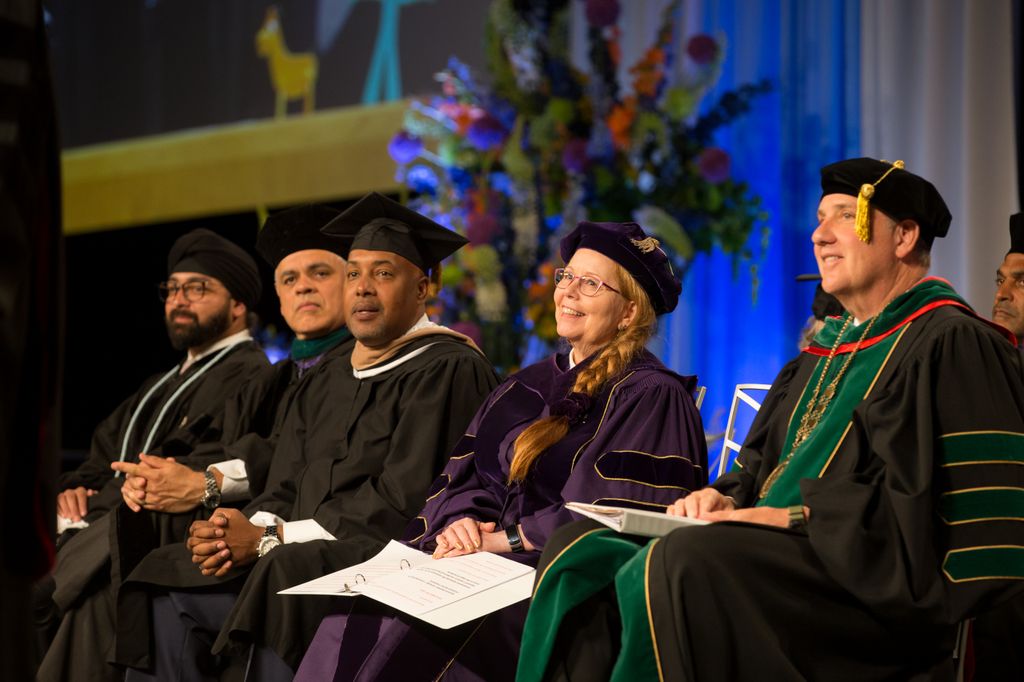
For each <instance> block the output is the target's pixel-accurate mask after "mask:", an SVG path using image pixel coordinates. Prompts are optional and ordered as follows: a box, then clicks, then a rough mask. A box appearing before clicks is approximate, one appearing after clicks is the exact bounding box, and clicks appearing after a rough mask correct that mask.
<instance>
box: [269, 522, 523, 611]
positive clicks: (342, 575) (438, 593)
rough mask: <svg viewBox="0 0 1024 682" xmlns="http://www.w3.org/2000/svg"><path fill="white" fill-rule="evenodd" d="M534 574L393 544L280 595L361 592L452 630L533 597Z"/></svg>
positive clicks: (483, 557)
mask: <svg viewBox="0 0 1024 682" xmlns="http://www.w3.org/2000/svg"><path fill="white" fill-rule="evenodd" d="M534 573H535V571H534V569H532V568H530V567H529V566H526V565H523V564H520V563H518V562H515V561H512V560H510V559H506V558H504V557H502V556H499V555H497V554H492V553H490V552H477V553H474V554H467V555H464V556H460V557H451V558H447V559H434V558H432V556H431V555H430V554H426V553H424V552H420V551H418V550H415V549H412V548H410V547H406V546H405V545H403V544H402V543H400V542H397V541H395V540H392V541H391V542H389V543H388V545H387V546H386V547H385V548H384V549H383V550H381V551H380V552H379V553H378V554H377V555H376V556H374V557H373V558H371V559H369V560H368V561H364V562H363V563H361V564H356V565H355V566H350V567H349V568H345V569H342V570H340V571H336V572H335V573H331V574H328V575H325V576H323V577H320V578H316V579H314V580H310V581H309V582H305V583H302V584H300V585H296V586H294V587H289V588H288V589H286V590H282V591H280V592H278V594H285V595H296V594H299V595H301V594H321V595H335V596H356V595H360V594H362V595H365V596H367V597H370V598H372V599H376V600H377V601H380V602H382V603H384V604H387V605H389V606H391V607H393V608H395V609H398V610H399V611H403V612H405V613H408V614H410V615H413V616H416V617H417V618H420V619H422V620H425V621H426V622H428V623H431V624H433V625H436V626H438V627H442V628H450V627H454V626H455V625H459V624H461V623H465V622H467V621H470V620H473V619H475V618H479V617H481V616H484V615H486V614H488V613H491V612H492V611H497V610H498V609H501V608H504V607H505V606H509V605H511V604H514V603H516V602H518V601H522V600H523V599H527V598H529V596H530V593H531V591H532V588H533V575H534Z"/></svg>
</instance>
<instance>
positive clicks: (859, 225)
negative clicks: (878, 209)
mask: <svg viewBox="0 0 1024 682" xmlns="http://www.w3.org/2000/svg"><path fill="white" fill-rule="evenodd" d="M874 195H875V186H874V185H869V184H867V183H865V184H863V185H861V186H860V192H859V193H858V194H857V217H856V219H855V223H854V224H855V228H856V232H857V239H859V240H861V241H862V242H864V243H865V244H870V243H871V197H873V196H874Z"/></svg>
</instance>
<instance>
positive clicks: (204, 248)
mask: <svg viewBox="0 0 1024 682" xmlns="http://www.w3.org/2000/svg"><path fill="white" fill-rule="evenodd" d="M176 272H198V273H200V274H202V275H207V276H208V277H216V278H217V279H218V280H220V281H221V283H222V284H224V286H225V287H227V289H228V291H230V292H231V296H232V298H234V299H235V300H236V301H241V302H242V303H244V304H245V306H246V308H248V309H249V310H252V309H253V307H254V306H255V305H256V303H257V302H259V300H260V294H261V293H262V291H263V287H262V285H261V284H260V272H259V270H258V269H257V268H256V261H255V260H253V258H252V256H250V255H249V254H248V253H246V252H245V249H243V248H242V247H240V246H238V245H237V244H235V243H234V242H231V241H228V240H227V239H225V238H224V237H221V236H220V235H219V234H216V233H215V232H212V231H210V230H205V229H202V228H200V229H198V230H192V231H191V232H189V233H188V234H184V235H182V236H181V237H179V238H178V240H177V241H176V242H174V246H172V247H171V252H170V253H169V254H167V274H168V275H173V274H174V273H176Z"/></svg>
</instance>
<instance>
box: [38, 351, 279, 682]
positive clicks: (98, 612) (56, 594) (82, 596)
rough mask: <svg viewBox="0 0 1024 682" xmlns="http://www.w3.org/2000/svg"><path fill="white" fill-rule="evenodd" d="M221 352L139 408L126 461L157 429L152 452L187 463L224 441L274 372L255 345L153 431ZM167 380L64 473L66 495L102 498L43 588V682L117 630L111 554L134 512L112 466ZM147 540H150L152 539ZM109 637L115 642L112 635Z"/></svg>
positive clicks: (221, 364)
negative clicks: (262, 378)
mask: <svg viewBox="0 0 1024 682" xmlns="http://www.w3.org/2000/svg"><path fill="white" fill-rule="evenodd" d="M218 353H219V351H217V352H214V353H211V354H210V355H208V356H206V357H204V358H202V359H201V360H199V361H198V362H196V363H195V364H194V365H193V366H192V367H190V368H189V369H188V371H186V372H185V374H184V375H180V376H178V375H175V376H174V377H173V378H171V379H170V380H168V381H166V382H165V383H164V384H163V385H161V386H160V388H159V389H157V391H155V392H154V393H153V394H152V395H151V396H150V398H149V400H148V401H147V402H146V404H145V405H144V406H143V409H142V410H139V414H138V417H136V422H135V424H134V425H133V428H132V431H131V434H130V438H129V440H128V450H127V452H130V453H133V454H132V455H130V456H128V457H126V458H125V460H126V461H137V459H138V457H137V453H138V452H139V451H140V450H141V448H142V445H143V444H144V442H145V440H146V439H147V438H148V437H149V434H150V432H151V431H152V433H153V438H152V443H153V445H152V446H151V447H150V452H152V453H156V454H160V455H163V456H168V457H170V456H173V457H175V458H176V459H177V460H178V461H180V462H181V463H183V464H186V465H187V464H189V460H188V457H189V455H190V454H191V453H192V452H193V450H194V449H195V448H196V447H198V446H200V445H201V444H202V443H204V442H216V441H217V439H219V438H220V437H221V435H222V427H223V417H224V410H225V405H226V404H227V403H228V401H229V400H230V399H231V398H232V397H233V396H234V395H235V394H236V392H238V391H239V390H240V388H241V387H242V385H243V384H244V383H245V382H246V381H247V380H249V379H251V378H252V376H253V373H257V374H259V373H260V372H263V371H267V370H268V369H269V365H268V363H267V358H266V355H265V354H264V353H263V351H262V350H260V348H259V347H258V346H257V345H256V343H255V342H251V341H250V342H244V343H240V344H238V345H236V346H235V347H233V348H232V349H231V350H230V351H228V352H227V353H226V354H225V355H224V356H223V357H222V358H221V359H220V360H219V361H218V362H217V363H216V364H215V365H213V366H211V367H209V369H208V370H207V371H206V372H205V373H204V374H203V375H202V376H200V377H199V378H198V379H196V381H194V382H193V383H192V384H190V385H188V386H187V387H186V388H185V390H184V391H183V392H182V393H180V394H179V395H178V397H177V398H176V399H175V400H174V401H173V402H171V403H170V407H169V408H168V410H167V411H166V413H165V414H164V417H163V418H162V419H161V420H160V421H159V423H158V424H156V426H157V428H156V429H155V430H153V426H154V424H155V423H156V420H157V417H158V415H159V413H160V412H161V410H162V408H163V406H164V404H165V403H167V401H168V400H169V399H170V398H171V396H172V395H173V394H174V393H175V392H176V391H177V390H178V388H180V387H181V386H182V385H183V384H184V383H185V382H186V381H188V380H189V378H190V377H193V376H195V374H196V373H197V372H199V371H200V370H201V369H202V368H203V367H205V366H207V365H208V364H209V363H210V362H212V361H213V360H214V359H215V358H216V356H217V354H218ZM163 376H164V375H163V374H160V375H156V376H154V377H152V378H150V379H149V380H147V381H146V382H145V383H144V384H143V386H142V387H141V388H140V389H139V391H138V392H137V393H136V394H135V395H134V396H132V397H131V398H129V399H128V400H126V401H125V402H123V403H122V404H121V405H120V406H119V407H118V408H117V409H116V410H115V411H114V412H113V413H112V414H111V415H110V416H109V417H107V418H106V419H105V420H104V421H103V422H102V423H101V424H100V425H99V426H98V427H97V429H96V431H95V432H94V434H93V440H92V447H91V449H90V453H89V457H88V459H87V460H86V461H85V462H83V463H82V465H81V466H80V467H78V469H76V470H75V471H71V472H68V473H66V474H64V475H63V476H62V477H61V479H60V482H59V485H58V488H59V489H61V490H64V489H67V488H73V487H77V486H80V485H84V486H86V487H89V488H92V489H98V490H100V492H99V493H98V494H97V495H95V496H93V497H91V498H89V514H88V515H87V517H86V519H87V520H89V522H90V525H89V526H88V527H87V528H85V529H83V530H81V531H77V532H75V533H74V535H73V536H71V537H70V538H69V539H68V540H67V541H66V542H64V543H63V544H62V545H61V548H60V551H59V552H58V554H57V564H56V566H55V567H54V570H53V573H52V575H51V578H50V579H47V580H44V581H42V582H41V583H40V584H39V585H38V586H37V588H36V596H35V600H36V609H37V618H38V619H39V624H38V627H39V628H40V629H41V630H44V631H45V632H41V633H40V637H43V638H49V637H50V636H51V635H52V636H53V641H52V642H50V644H49V647H48V649H47V651H46V655H45V657H44V658H43V662H42V666H41V669H40V677H41V678H42V679H60V678H61V677H63V676H65V675H66V674H67V671H69V670H72V669H74V668H75V665H76V664H75V662H74V661H75V660H76V654H75V652H76V651H86V652H87V651H89V650H93V649H94V645H95V643H96V642H95V640H94V639H93V637H94V635H97V634H101V633H103V631H104V630H107V631H109V630H110V626H109V625H105V624H107V623H108V622H111V621H110V619H111V618H112V614H113V611H112V596H111V595H109V594H107V593H108V592H109V586H110V581H111V579H112V578H113V579H114V580H115V581H116V580H117V578H118V570H117V567H118V565H119V562H114V564H111V556H112V553H113V555H114V556H118V547H117V543H116V540H114V539H113V538H112V537H111V534H112V533H114V532H115V531H116V526H117V524H116V522H115V520H116V518H117V513H118V510H119V509H123V510H124V511H125V512H127V511H128V510H127V508H125V507H123V505H121V492H120V488H121V484H122V483H123V480H124V479H123V478H121V477H118V478H114V476H113V471H112V470H111V469H110V462H114V461H117V460H118V459H119V455H120V452H121V444H122V440H123V438H124V433H125V431H126V429H127V427H128V424H129V422H130V421H131V419H132V415H133V414H134V413H135V412H136V408H137V407H138V406H139V403H140V402H141V400H142V398H143V396H145V394H146V393H147V392H148V391H149V389H150V388H151V387H152V386H154V385H155V384H156V383H157V382H158V381H159V380H160V378H161V377H163ZM222 459H223V458H222ZM204 468H205V467H204ZM264 468H265V465H264ZM191 516H192V513H188V514H151V513H149V512H144V513H141V514H140V515H138V517H137V518H136V519H132V520H131V521H132V522H133V523H134V524H136V525H135V527H136V528H144V527H146V528H148V527H150V526H151V525H155V526H156V527H159V525H161V524H174V525H177V526H179V527H181V528H185V527H187V521H184V522H182V521H181V519H182V518H183V517H191ZM143 519H145V520H146V525H145V526H143V525H142V524H139V523H138V522H139V521H141V520H143ZM182 523H184V525H182ZM183 532H184V531H183V530H179V531H178V532H176V533H175V537H181V536H182V534H183ZM141 537H143V538H145V539H146V540H147V541H149V539H150V538H151V537H152V533H147V534H145V535H143V536H141ZM112 568H113V570H112ZM50 599H52V603H53V605H54V606H55V607H56V614H57V616H58V617H59V618H60V621H59V624H56V625H57V629H56V631H55V632H50V631H49V630H50V628H51V627H53V625H54V624H53V623H52V620H51V616H50V615H49V612H48V610H47V609H48V608H49V602H50ZM97 601H104V602H110V603H109V604H107V606H105V607H103V608H100V607H99V605H98V604H97V603H95V602H97ZM83 609H84V611H83ZM85 611H87V612H89V613H86V612H85ZM106 636H107V638H108V639H109V633H108V634H106Z"/></svg>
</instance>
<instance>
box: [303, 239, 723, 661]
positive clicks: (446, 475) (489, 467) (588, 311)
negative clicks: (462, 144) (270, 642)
mask: <svg viewBox="0 0 1024 682" xmlns="http://www.w3.org/2000/svg"><path fill="white" fill-rule="evenodd" d="M561 255H562V258H563V260H565V261H566V263H567V265H566V267H565V268H563V269H559V270H557V271H556V272H555V282H556V288H555V291H554V299H555V308H556V318H557V327H558V333H559V335H560V336H562V337H563V338H565V339H566V340H567V341H568V342H569V345H570V346H571V349H570V351H569V352H568V353H558V354H556V355H554V356H553V357H551V358H548V359H547V360H544V361H542V362H539V363H537V364H535V365H531V366H530V367H527V368H526V369H524V370H522V371H520V372H518V373H517V374H515V375H513V376H511V377H510V378H509V379H508V380H507V381H505V382H504V383H503V384H502V385H500V386H499V387H498V388H497V389H495V390H494V392H493V393H491V395H490V396H488V398H487V400H486V402H485V403H484V405H483V407H481V408H480V410H479V412H477V414H476V417H475V418H474V419H473V421H472V423H471V424H470V426H469V428H468V430H467V433H466V435H465V436H463V438H462V439H461V440H460V442H459V443H458V445H457V446H456V448H455V451H454V452H453V453H452V456H451V460H450V461H449V462H448V465H447V467H446V468H445V470H444V472H443V473H442V474H441V476H440V477H439V478H438V479H437V481H436V482H435V483H434V486H433V488H432V489H431V491H430V494H429V497H428V499H427V503H426V506H425V507H424V508H423V511H422V512H421V513H420V515H419V517H417V518H416V519H415V520H414V522H413V524H412V526H411V528H410V532H409V533H408V534H407V536H406V537H407V542H408V543H409V544H411V545H412V546H414V547H418V548H420V549H423V550H425V551H429V552H432V553H433V554H434V557H435V558H442V557H450V556H457V555H459V554H466V553H469V552H474V551H489V552H496V553H502V554H506V555H507V556H509V557H510V558H512V559H515V560H517V561H522V562H524V563H528V564H531V565H536V562H537V559H538V557H539V555H540V551H541V550H542V549H543V548H544V545H545V543H546V542H547V540H548V538H549V537H550V536H551V534H552V532H554V530H555V529H556V528H558V527H559V526H562V525H564V524H566V523H569V522H570V521H574V520H577V519H578V517H576V516H575V515H574V514H573V513H571V512H569V511H568V510H566V508H565V503H566V502H574V501H575V502H588V503H599V504H600V503H604V504H610V505H618V506H630V507H637V508H641V509H652V510H663V509H665V507H666V506H667V505H670V504H672V503H673V502H674V501H675V500H676V499H677V498H678V497H680V496H683V495H686V494H687V493H688V492H689V491H691V490H696V489H698V488H700V487H702V486H704V485H705V484H706V483H707V479H706V463H707V448H706V445H705V441H704V433H703V428H702V424H701V418H700V415H699V414H698V412H697V409H696V407H695V406H694V403H693V399H692V392H693V389H694V386H695V383H696V379H695V378H694V377H683V376H680V375H678V374H676V373H674V372H672V371H671V370H669V369H668V368H666V367H665V366H664V365H663V364H662V363H661V362H660V361H659V360H658V359H657V358H655V357H654V356H653V355H651V353H649V352H648V351H647V350H646V349H645V348H644V345H645V343H646V342H647V340H648V339H649V338H650V336H651V334H652V333H653V331H654V327H655V321H656V316H657V315H659V314H661V313H667V312H670V311H671V310H673V309H674V308H675V306H676V302H677V300H678V297H679V292H680V283H679V280H678V278H676V277H675V275H674V274H673V273H672V270H671V267H670V265H669V263H668V259H667V258H666V256H665V254H664V253H663V252H662V251H661V249H660V248H658V242H657V240H655V239H653V238H650V237H648V236H647V235H646V234H644V232H643V230H642V229H641V228H640V226H639V225H637V224H635V223H590V222H583V223H580V224H579V225H578V226H577V227H576V229H575V230H574V231H573V232H572V233H571V234H569V235H568V236H567V237H566V238H565V239H563V240H562V243H561ZM527 606H528V603H527V602H525V601H524V602H520V603H519V604H515V605H513V606H510V607H507V608H505V609H502V610H500V611H497V612H495V613H492V614H490V615H488V616H486V617H484V618H482V619H478V620H475V621H472V622H469V623H466V624H464V625H462V626H459V627H456V628H453V629H451V630H441V629H438V628H435V627H433V626H431V625H428V624H426V623H424V622H422V621H418V620H417V619H415V618H413V617H411V616H407V615H405V614H401V613H398V612H396V611H394V610H391V609H389V608H387V607H384V606H382V605H379V604H377V603H376V602H371V601H370V600H367V599H356V600H354V602H353V604H352V607H351V609H350V611H349V612H348V613H346V614H342V615H335V616H329V617H328V618H326V619H324V621H323V622H322V623H321V625H320V628H319V630H318V631H317V635H316V638H315V639H314V641H313V643H312V645H311V646H310V648H309V650H308V651H307V652H306V656H305V657H304V658H303V661H302V664H301V666H300V668H299V671H298V675H297V677H296V679H297V680H330V679H346V680H347V679H357V680H390V679H396V680H398V679H400V680H403V681H407V680H413V679H425V680H432V679H439V678H443V679H458V680H489V681H490V680H501V679H512V678H513V677H514V676H515V668H516V661H517V658H518V655H519V640H520V636H521V634H522V628H523V621H524V619H525V616H526V611H527Z"/></svg>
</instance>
